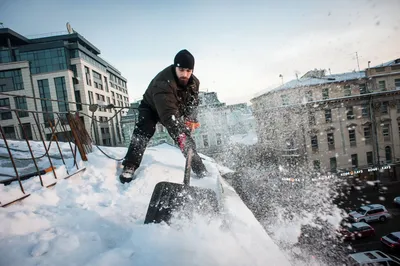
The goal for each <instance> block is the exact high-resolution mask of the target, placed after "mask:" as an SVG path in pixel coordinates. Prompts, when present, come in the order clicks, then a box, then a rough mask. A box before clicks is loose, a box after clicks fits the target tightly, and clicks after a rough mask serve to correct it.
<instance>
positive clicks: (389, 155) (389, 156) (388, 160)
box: [385, 146, 392, 163]
mask: <svg viewBox="0 0 400 266" xmlns="http://www.w3.org/2000/svg"><path fill="white" fill-rule="evenodd" d="M385 157H386V163H391V162H392V149H391V148H390V146H386V147H385Z"/></svg>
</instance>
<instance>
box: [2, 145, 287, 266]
mask: <svg viewBox="0 0 400 266" xmlns="http://www.w3.org/2000/svg"><path fill="white" fill-rule="evenodd" d="M0 144H1V143H0ZM13 145H14V148H19V149H20V150H26V144H25V147H24V144H23V143H17V142H15V143H13ZM18 145H20V146H21V147H19V146H18ZM39 146H40V145H39V144H38V147H37V149H35V152H37V153H38V154H40V147H39ZM62 149H63V150H64V151H65V152H66V153H68V150H69V146H68V145H63V146H62ZM104 150H105V152H107V154H109V155H111V156H113V157H115V158H122V157H123V156H124V155H125V152H126V148H104ZM2 152H4V150H2ZM16 153H18V152H16ZM17 155H18V156H27V154H26V153H23V152H22V151H20V154H17ZM204 158H205V165H206V167H207V169H208V170H209V172H210V175H209V176H207V177H205V178H204V179H201V180H195V179H192V185H196V186H201V187H208V188H212V189H214V190H215V191H216V193H217V194H218V195H219V197H220V200H221V206H222V207H223V211H222V213H221V215H220V217H218V218H214V219H212V220H210V219H209V218H208V217H197V219H196V220H194V221H191V222H190V221H185V220H174V221H173V224H172V226H167V225H165V224H148V225H144V224H143V221H144V217H145V214H146V211H147V206H148V203H149V199H150V196H151V193H152V191H153V188H154V186H155V185H156V184H157V183H158V182H159V181H162V180H168V181H173V182H182V179H183V172H184V163H185V161H184V158H183V156H182V154H181V153H180V151H179V150H178V149H176V148H174V147H172V146H169V145H167V144H163V145H159V146H156V147H151V148H148V149H147V150H146V152H145V154H144V158H143V161H142V165H141V167H140V168H139V169H138V171H137V179H136V180H134V181H132V182H131V183H129V184H121V183H119V181H118V179H117V175H118V169H119V167H118V163H117V161H115V160H112V159H109V158H107V157H105V156H104V155H103V154H102V153H101V152H100V151H99V150H98V149H97V148H94V150H93V153H91V154H89V155H88V159H89V160H88V161H87V162H83V161H80V162H79V166H80V168H82V167H86V170H85V171H84V172H82V173H80V174H78V175H76V176H72V177H71V178H69V179H61V178H60V177H62V176H66V168H68V169H69V170H70V173H71V172H72V171H73V170H72V169H73V167H72V166H73V161H72V158H71V157H70V158H68V159H67V160H66V164H67V167H65V166H63V165H62V163H61V161H60V160H58V161H57V169H56V174H57V175H58V176H59V179H58V180H57V184H56V185H55V186H53V187H51V188H43V187H41V186H40V182H39V180H38V178H37V177H35V178H31V179H29V180H26V181H23V184H24V188H25V190H26V193H30V194H31V196H29V197H28V198H26V199H24V200H23V201H21V202H18V203H15V204H12V205H9V206H8V207H6V208H1V209H0V220H1V227H0V265H118V266H123V265H135V266H137V265H230V266H231V265H289V262H288V259H287V258H286V256H285V255H284V254H283V253H282V252H281V251H280V250H279V248H278V246H277V245H276V244H275V243H274V242H273V241H272V240H271V238H270V237H269V236H268V234H267V233H266V231H265V230H264V229H263V227H262V226H261V225H260V223H259V222H258V221H257V220H256V219H255V217H254V216H253V214H252V213H251V212H250V210H249V209H248V208H247V207H246V206H245V205H244V203H243V202H242V201H241V199H240V198H239V197H238V195H237V194H236V192H235V191H234V190H233V188H232V187H231V186H229V185H228V184H227V183H225V182H224V181H223V180H222V178H221V177H220V174H219V170H220V169H223V170H224V171H228V170H229V169H224V168H223V167H221V166H218V165H217V164H216V163H215V162H214V161H213V160H212V159H210V158H207V157H204ZM41 163H42V164H43V166H45V161H42V162H41ZM6 166H7V164H6V162H5V161H4V159H3V162H2V168H1V171H2V173H4V172H7V173H12V169H9V168H7V167H6ZM43 178H44V179H45V180H46V182H50V183H51V182H54V176H53V173H51V172H50V173H48V174H46V175H45V176H44V177H43ZM20 195H21V192H20V191H19V187H18V184H17V183H13V184H12V185H10V186H3V185H1V186H0V201H1V202H2V203H4V202H6V201H7V200H10V199H11V198H13V197H14V198H15V197H17V196H20Z"/></svg>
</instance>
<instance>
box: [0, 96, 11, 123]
mask: <svg viewBox="0 0 400 266" xmlns="http://www.w3.org/2000/svg"><path fill="white" fill-rule="evenodd" d="M0 107H7V108H11V106H10V99H8V98H3V99H0ZM0 118H1V120H8V119H12V114H11V111H7V110H0Z"/></svg>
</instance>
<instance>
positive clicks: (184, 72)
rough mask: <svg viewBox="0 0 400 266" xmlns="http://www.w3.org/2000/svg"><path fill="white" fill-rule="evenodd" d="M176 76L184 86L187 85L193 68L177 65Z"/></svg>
mask: <svg viewBox="0 0 400 266" xmlns="http://www.w3.org/2000/svg"><path fill="white" fill-rule="evenodd" d="M175 71H176V76H177V77H178V79H179V83H180V85H182V86H186V85H187V84H188V82H189V79H190V76H191V75H192V73H193V69H189V68H183V67H175Z"/></svg>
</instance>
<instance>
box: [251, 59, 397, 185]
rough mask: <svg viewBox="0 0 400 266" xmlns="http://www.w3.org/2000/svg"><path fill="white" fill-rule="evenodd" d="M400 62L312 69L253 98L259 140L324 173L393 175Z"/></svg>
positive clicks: (372, 175)
mask: <svg viewBox="0 0 400 266" xmlns="http://www.w3.org/2000/svg"><path fill="white" fill-rule="evenodd" d="M399 66H400V60H399V59H397V60H393V61H390V62H388V63H386V64H383V65H381V66H376V67H372V68H368V69H366V70H365V71H360V72H355V71H354V72H350V73H343V74H335V75H325V71H321V70H313V71H310V72H308V73H307V74H306V75H304V76H303V77H301V78H300V79H296V80H292V81H290V82H288V83H285V84H283V85H282V86H280V87H278V88H276V89H274V90H272V91H270V92H267V93H264V94H262V95H260V96H258V97H255V98H253V99H252V100H251V101H252V103H253V108H254V115H255V117H256V120H257V124H258V126H259V128H258V130H257V135H258V139H259V141H260V145H263V146H264V147H265V148H266V149H273V150H275V151H276V154H277V155H278V156H281V157H282V158H287V159H291V160H293V158H296V160H297V161H301V162H303V163H306V164H309V165H310V166H312V167H314V168H315V169H316V170H318V171H322V172H333V173H336V172H339V173H341V174H342V175H355V174H359V175H362V176H364V177H366V178H369V179H374V178H376V176H377V175H382V176H386V177H387V178H395V174H394V172H395V167H396V166H395V164H396V163H397V162H400V145H399V144H400V139H399V136H400V128H399V126H400V124H399V120H400V91H399V88H400V72H399V70H398V69H399ZM398 118H399V119H398Z"/></svg>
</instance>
